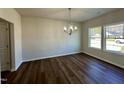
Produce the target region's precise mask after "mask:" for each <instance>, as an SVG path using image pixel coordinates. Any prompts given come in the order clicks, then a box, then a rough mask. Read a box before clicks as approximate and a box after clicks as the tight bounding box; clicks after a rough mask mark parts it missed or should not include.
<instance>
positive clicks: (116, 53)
mask: <svg viewBox="0 0 124 93" xmlns="http://www.w3.org/2000/svg"><path fill="white" fill-rule="evenodd" d="M104 51H105V52H108V53H112V54H115V55H121V56H124V53H121V52H116V51H111V50H104Z"/></svg>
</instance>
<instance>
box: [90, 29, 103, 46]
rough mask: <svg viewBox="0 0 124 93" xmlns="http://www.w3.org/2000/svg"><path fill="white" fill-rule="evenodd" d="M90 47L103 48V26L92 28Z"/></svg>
mask: <svg viewBox="0 0 124 93" xmlns="http://www.w3.org/2000/svg"><path fill="white" fill-rule="evenodd" d="M89 33H90V34H89V37H90V47H94V48H101V27H95V28H90V30H89Z"/></svg>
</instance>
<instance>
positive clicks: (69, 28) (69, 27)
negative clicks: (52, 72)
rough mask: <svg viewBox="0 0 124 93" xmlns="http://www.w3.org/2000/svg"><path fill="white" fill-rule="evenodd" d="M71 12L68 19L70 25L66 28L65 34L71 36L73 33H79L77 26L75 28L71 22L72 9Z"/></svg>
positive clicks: (69, 10)
mask: <svg viewBox="0 0 124 93" xmlns="http://www.w3.org/2000/svg"><path fill="white" fill-rule="evenodd" d="M68 12H69V19H68V24H67V25H66V26H64V32H66V33H68V34H69V35H71V34H72V32H74V31H77V29H78V28H77V26H74V25H73V24H72V22H71V8H68Z"/></svg>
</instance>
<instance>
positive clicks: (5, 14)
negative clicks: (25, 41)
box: [0, 8, 22, 70]
mask: <svg viewBox="0 0 124 93" xmlns="http://www.w3.org/2000/svg"><path fill="white" fill-rule="evenodd" d="M0 17H1V18H2V19H4V20H7V21H9V22H10V23H13V25H14V28H13V29H14V31H13V34H14V35H13V40H14V41H13V48H14V49H13V52H14V53H13V58H14V61H15V62H14V63H15V64H14V65H15V66H12V70H15V69H17V68H18V67H19V66H20V64H21V62H22V39H21V35H22V34H21V32H22V30H21V16H20V15H19V14H18V13H17V12H16V10H15V9H11V8H0Z"/></svg>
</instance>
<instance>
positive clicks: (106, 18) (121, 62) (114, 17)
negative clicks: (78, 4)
mask: <svg viewBox="0 0 124 93" xmlns="http://www.w3.org/2000/svg"><path fill="white" fill-rule="evenodd" d="M118 22H124V9H120V10H117V11H113V12H111V13H109V14H106V15H103V16H100V17H97V18H94V19H92V20H89V21H86V22H84V23H82V28H83V31H82V48H83V49H82V50H83V52H85V53H88V54H90V55H93V56H95V57H98V58H100V59H104V60H106V61H108V62H110V63H112V64H115V65H118V66H120V67H123V68H124V56H122V55H118V54H113V53H110V52H105V51H101V50H97V49H92V48H88V28H89V27H92V26H100V25H105V24H111V23H118Z"/></svg>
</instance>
